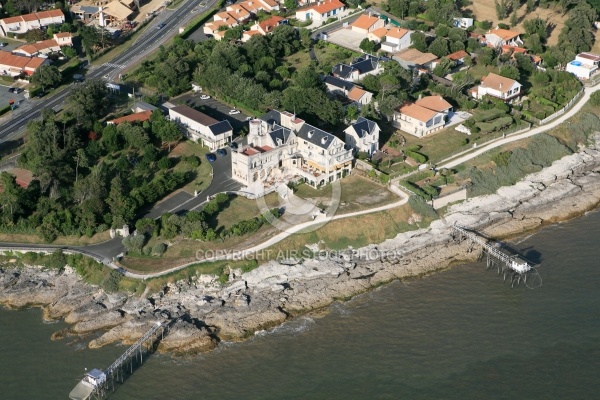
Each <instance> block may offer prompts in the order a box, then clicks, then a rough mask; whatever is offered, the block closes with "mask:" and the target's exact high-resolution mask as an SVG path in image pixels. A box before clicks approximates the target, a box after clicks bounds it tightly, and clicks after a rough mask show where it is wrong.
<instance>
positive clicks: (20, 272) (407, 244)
mask: <svg viewBox="0 0 600 400" xmlns="http://www.w3.org/2000/svg"><path fill="white" fill-rule="evenodd" d="M597 139H600V137H597ZM599 203H600V152H599V151H598V150H597V149H596V148H589V149H585V150H583V151H582V152H580V153H577V154H573V155H569V156H566V157H564V158H562V159H560V160H557V161H556V162H554V163H553V164H552V166H550V167H548V168H546V169H544V170H542V171H540V172H538V173H535V174H531V175H528V176H527V177H525V178H524V179H522V180H521V181H520V182H518V183H517V184H516V185H514V186H510V187H503V188H500V189H499V190H498V191H497V192H496V193H495V194H492V195H487V196H480V197H476V198H472V199H468V200H466V201H464V202H462V203H460V204H455V205H452V206H450V207H449V210H448V211H447V213H446V215H445V216H444V217H443V218H441V219H439V220H436V221H434V222H432V223H431V225H430V226H429V227H428V228H425V229H420V230H416V231H411V232H406V233H402V234H399V235H397V236H396V237H395V238H393V239H389V240H386V241H385V242H383V243H380V244H377V245H371V246H368V247H366V248H363V249H358V250H347V251H344V252H341V253H332V254H330V255H329V256H327V257H323V258H320V259H307V260H298V261H293V262H290V261H286V262H284V261H281V262H277V261H271V262H269V263H267V264H265V265H262V266H260V267H258V268H256V269H254V270H252V271H250V272H247V273H242V272H241V271H239V270H237V271H236V270H234V271H231V273H230V280H229V283H228V284H227V285H225V286H222V285H221V284H220V283H219V282H218V279H217V276H207V275H201V276H198V277H196V278H195V279H194V280H192V281H191V282H188V281H185V282H177V283H174V284H169V285H167V286H166V287H165V288H164V289H163V290H162V291H160V292H158V293H154V294H148V293H145V294H144V295H142V296H130V295H127V294H123V293H116V294H107V293H105V292H104V291H103V290H102V289H100V288H97V287H92V286H90V285H87V284H85V283H84V282H83V281H82V280H81V278H80V277H79V276H77V275H76V274H75V273H73V271H72V269H70V268H65V269H64V270H63V271H61V272H58V271H44V270H42V269H40V268H38V267H26V268H17V267H11V266H10V264H5V265H4V266H2V267H1V268H0V303H1V304H5V305H7V306H10V307H25V306H29V305H39V306H43V307H44V310H45V317H46V318H50V319H54V318H64V319H65V321H66V322H68V323H69V324H72V326H71V328H70V330H69V331H68V332H60V333H58V334H57V335H56V337H62V336H63V335H66V334H86V333H89V332H93V331H97V330H105V333H104V334H103V335H101V336H100V337H98V338H97V339H94V340H92V341H91V342H90V347H99V346H104V345H106V344H109V343H112V342H115V341H125V342H132V341H135V340H136V339H137V338H138V337H140V336H141V335H142V334H143V333H144V331H145V330H146V329H147V328H148V326H149V324H150V323H152V321H155V320H156V319H160V320H172V319H178V321H177V324H176V326H175V327H174V328H173V329H172V330H171V334H170V335H169V336H167V337H166V338H165V340H164V341H163V342H162V343H161V345H160V349H162V350H163V351H173V352H178V351H179V352H193V351H207V350H210V349H212V348H213V347H214V346H216V343H217V342H216V339H217V338H218V339H220V340H243V339H244V338H247V337H248V336H250V335H252V334H253V332H255V331H257V330H260V329H265V328H269V327H272V326H275V325H278V324H281V323H283V322H284V321H286V320H288V319H289V318H291V317H293V316H294V315H298V314H300V313H304V312H307V311H310V310H314V309H318V308H321V307H325V306H327V305H329V304H331V303H332V302H334V301H336V300H339V299H347V298H349V297H351V296H354V295H356V294H359V293H362V292H365V291H368V290H369V289H371V288H373V287H375V286H378V285H380V284H382V283H386V282H389V281H391V280H394V279H402V278H407V277H413V276H420V275H423V274H428V273H431V272H433V271H436V270H440V269H443V268H447V267H449V266H451V265H452V264H454V263H459V262H465V261H472V260H474V259H475V258H476V257H477V254H476V252H469V251H468V244H467V242H466V241H465V242H463V243H462V244H459V243H457V242H456V241H454V240H453V236H452V229H451V226H452V225H453V224H454V223H460V224H461V225H464V226H468V227H470V228H473V229H477V230H479V231H483V232H484V233H486V234H487V235H489V236H493V237H508V236H512V235H516V234H522V233H523V232H526V231H529V230H533V229H536V228H539V227H540V226H542V225H544V224H549V223H555V222H558V221H562V220H566V219H570V218H572V217H575V216H578V215H581V214H583V213H585V212H586V211H588V210H592V209H594V208H595V207H597V206H598V204H599Z"/></svg>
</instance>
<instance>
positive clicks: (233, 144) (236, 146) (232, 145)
mask: <svg viewBox="0 0 600 400" xmlns="http://www.w3.org/2000/svg"><path fill="white" fill-rule="evenodd" d="M227 145H228V146H229V147H231V148H232V149H234V150H237V148H238V144H237V143H236V142H229V143H227Z"/></svg>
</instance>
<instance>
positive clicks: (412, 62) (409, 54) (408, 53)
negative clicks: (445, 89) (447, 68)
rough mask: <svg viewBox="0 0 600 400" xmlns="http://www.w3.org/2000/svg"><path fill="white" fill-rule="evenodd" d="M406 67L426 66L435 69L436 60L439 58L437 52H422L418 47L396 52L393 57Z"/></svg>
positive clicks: (425, 67)
mask: <svg viewBox="0 0 600 400" xmlns="http://www.w3.org/2000/svg"><path fill="white" fill-rule="evenodd" d="M392 58H393V59H394V60H396V61H398V62H399V63H400V65H402V67H404V68H406V69H412V68H424V69H428V70H433V68H434V67H435V66H434V62H435V61H436V60H437V59H438V58H437V56H436V55H435V54H432V53H422V52H420V51H419V50H417V49H404V50H401V51H399V52H397V53H395V54H394V56H393V57H392Z"/></svg>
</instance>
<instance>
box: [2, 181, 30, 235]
mask: <svg viewBox="0 0 600 400" xmlns="http://www.w3.org/2000/svg"><path fill="white" fill-rule="evenodd" d="M0 187H2V191H1V192H0V209H1V210H2V217H3V219H2V220H3V223H5V224H11V223H12V222H13V221H14V217H15V216H16V215H17V214H19V213H20V212H21V211H22V210H23V208H22V206H21V196H22V195H23V192H24V190H23V188H21V187H20V186H19V185H17V181H16V178H15V177H14V176H13V175H11V174H9V173H8V172H0Z"/></svg>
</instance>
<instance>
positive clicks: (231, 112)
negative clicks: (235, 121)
mask: <svg viewBox="0 0 600 400" xmlns="http://www.w3.org/2000/svg"><path fill="white" fill-rule="evenodd" d="M239 113H240V111H239V110H229V115H235V114H239Z"/></svg>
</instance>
